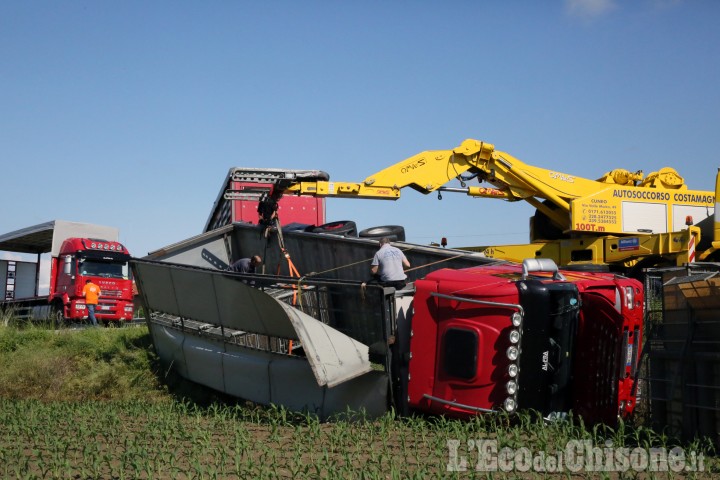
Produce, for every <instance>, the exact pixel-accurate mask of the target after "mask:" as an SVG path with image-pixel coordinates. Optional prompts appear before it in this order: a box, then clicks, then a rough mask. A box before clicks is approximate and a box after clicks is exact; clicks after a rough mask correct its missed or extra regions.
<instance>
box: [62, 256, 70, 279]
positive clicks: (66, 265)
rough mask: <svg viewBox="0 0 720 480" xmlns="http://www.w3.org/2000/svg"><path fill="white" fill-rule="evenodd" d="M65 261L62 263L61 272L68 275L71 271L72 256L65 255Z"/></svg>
mask: <svg viewBox="0 0 720 480" xmlns="http://www.w3.org/2000/svg"><path fill="white" fill-rule="evenodd" d="M64 260H65V263H64V264H63V273H64V274H65V275H70V274H71V273H72V256H71V255H65V259H64Z"/></svg>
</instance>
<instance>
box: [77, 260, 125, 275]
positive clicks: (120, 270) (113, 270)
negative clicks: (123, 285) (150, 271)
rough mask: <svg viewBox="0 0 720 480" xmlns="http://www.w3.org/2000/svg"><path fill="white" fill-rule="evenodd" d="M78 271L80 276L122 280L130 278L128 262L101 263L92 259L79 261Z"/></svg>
mask: <svg viewBox="0 0 720 480" xmlns="http://www.w3.org/2000/svg"><path fill="white" fill-rule="evenodd" d="M79 270H80V274H81V275H91V276H96V277H107V278H122V279H124V280H127V279H129V278H130V269H129V268H128V262H117V261H116V262H103V261H98V260H94V259H93V260H91V259H81V260H80V268H79Z"/></svg>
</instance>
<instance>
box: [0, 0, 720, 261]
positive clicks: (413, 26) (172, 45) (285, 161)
mask: <svg viewBox="0 0 720 480" xmlns="http://www.w3.org/2000/svg"><path fill="white" fill-rule="evenodd" d="M719 20H720V2H715V1H711V0H705V1H703V0H675V1H672V0H635V1H632V2H630V1H619V0H568V1H563V0H554V1H552V0H548V1H543V2H538V1H532V0H526V1H523V0H517V1H510V2H501V1H494V2H493V1H488V2H478V1H447V2H437V1H435V2H431V1H372V0H369V1H355V2H350V1H334V2H331V1H310V0H308V1H299V0H296V1H273V0H269V1H264V2H250V1H217V2H198V1H173V2H170V1H153V2H140V1H122V2H107V1H104V2H103V1H85V2H81V1H65V2H63V1H60V2H58V1H22V2H13V1H4V2H0V112H1V113H0V157H1V158H2V165H3V169H2V175H0V200H1V201H2V203H3V205H4V206H5V208H4V209H3V213H2V215H0V233H7V232H9V231H12V230H15V229H19V228H23V227H26V226H30V225H34V224H37V223H42V222H45V221H48V220H52V219H64V220H70V221H78V222H88V223H98V224H103V225H111V226H115V227H118V228H119V229H120V236H121V241H123V242H124V243H125V244H126V245H127V246H128V248H129V249H130V250H131V252H132V253H133V254H134V255H136V256H144V255H145V254H147V253H148V252H149V251H152V250H155V249H158V248H160V247H163V246H166V245H168V244H171V243H174V242H176V241H178V240H181V239H184V238H187V237H189V236H192V235H195V234H197V233H200V232H201V231H202V229H203V227H204V225H205V221H206V220H207V217H208V214H209V213H210V209H211V207H212V204H213V201H214V200H215V198H216V196H217V194H218V192H219V189H220V186H221V184H222V182H223V180H224V177H225V175H226V174H227V171H228V170H229V169H230V168H231V167H235V166H257V167H275V168H288V169H319V170H324V171H326V172H328V173H329V174H330V177H331V179H332V180H337V181H361V180H363V179H364V178H365V177H367V176H369V175H370V174H372V173H373V172H376V171H378V170H381V169H383V168H385V167H387V166H389V165H391V164H393V163H396V162H398V161H400V160H402V159H404V158H407V157H409V156H411V155H414V154H416V153H418V152H421V151H423V150H435V149H451V148H453V147H455V146H457V145H459V144H460V142H462V140H464V139H466V138H475V139H479V140H484V141H487V142H491V143H494V144H495V146H496V148H497V149H499V150H502V151H506V152H508V153H510V154H512V155H514V156H516V157H518V158H520V159H521V160H523V161H524V162H526V163H529V164H531V165H536V166H539V167H543V168H548V169H553V170H557V171H561V172H565V173H569V174H573V175H577V176H582V177H586V178H598V177H600V176H601V175H602V174H603V173H605V172H606V171H609V170H611V169H613V168H626V169H628V170H632V171H635V170H641V169H642V170H644V171H645V172H646V173H649V172H651V171H655V170H657V169H659V168H661V167H664V166H671V167H674V168H676V169H677V170H678V171H679V172H680V174H681V175H683V176H684V177H685V180H686V183H687V184H688V185H689V186H690V188H692V189H697V190H712V189H713V188H714V178H715V173H716V171H717V167H718V166H720V160H719V159H718V155H717V152H716V151H715V150H716V148H717V147H716V144H715V140H716V139H717V135H718V127H719V126H720V121H719V120H720V93H718V92H719V88H718V85H720V29H718V28H717V24H718V21H719ZM532 214H533V209H532V207H530V205H527V204H525V203H512V204H510V203H505V202H502V201H497V200H489V199H486V200H480V199H474V200H473V199H469V198H467V197H465V196H464V195H454V196H453V195H451V194H445V195H443V200H442V201H438V200H437V197H436V195H428V196H423V195H421V194H419V193H417V192H414V191H411V190H407V191H405V192H403V194H402V197H401V199H400V200H398V201H397V202H384V201H367V200H337V199H330V200H328V203H327V216H328V220H354V221H356V223H357V224H358V227H359V228H360V229H363V228H368V227H372V226H378V225H386V224H401V225H403V226H405V229H406V232H407V238H408V240H409V241H412V242H416V243H421V244H427V243H430V242H431V241H439V239H440V237H443V236H444V237H447V238H448V241H449V244H450V246H464V245H492V244H503V243H523V242H526V241H527V239H528V230H529V229H528V218H529V217H530V216H531V215H532Z"/></svg>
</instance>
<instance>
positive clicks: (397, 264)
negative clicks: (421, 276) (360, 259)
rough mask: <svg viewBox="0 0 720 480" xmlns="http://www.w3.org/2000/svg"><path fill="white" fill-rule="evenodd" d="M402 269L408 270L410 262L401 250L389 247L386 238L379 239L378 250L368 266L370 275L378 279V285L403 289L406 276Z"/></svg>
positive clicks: (388, 240) (388, 241)
mask: <svg viewBox="0 0 720 480" xmlns="http://www.w3.org/2000/svg"><path fill="white" fill-rule="evenodd" d="M403 267H405V268H410V262H409V261H408V259H407V257H405V254H404V253H403V252H402V250H400V249H399V248H397V247H393V246H392V245H390V239H389V238H388V237H383V238H381V239H380V250H378V251H377V252H376V253H375V256H374V257H373V260H372V263H371V264H370V271H371V272H372V274H373V275H377V276H379V277H380V285H382V286H384V287H395V289H397V290H400V289H401V288H403V287H405V280H406V279H407V275H405V271H404V269H403Z"/></svg>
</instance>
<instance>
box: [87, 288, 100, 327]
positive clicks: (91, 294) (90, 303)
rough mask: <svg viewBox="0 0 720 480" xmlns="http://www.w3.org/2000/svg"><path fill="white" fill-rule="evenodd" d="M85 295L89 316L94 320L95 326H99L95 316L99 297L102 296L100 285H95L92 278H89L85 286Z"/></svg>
mask: <svg viewBox="0 0 720 480" xmlns="http://www.w3.org/2000/svg"><path fill="white" fill-rule="evenodd" d="M83 297H85V305H86V306H87V309H88V318H89V319H90V321H91V322H92V324H93V326H96V327H97V324H98V323H97V318H95V308H96V307H97V304H98V298H100V287H98V286H97V285H95V284H94V283H93V282H92V280H87V281H86V282H85V286H84V287H83Z"/></svg>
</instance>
